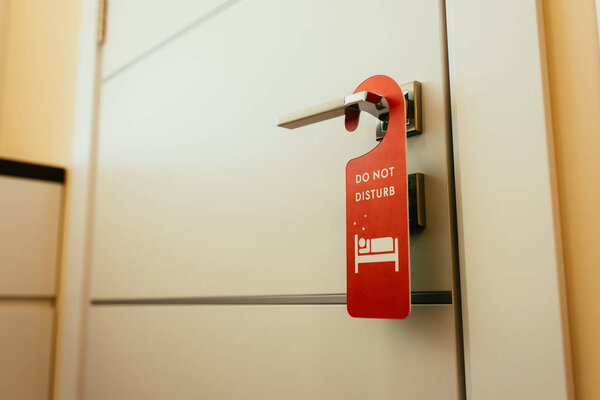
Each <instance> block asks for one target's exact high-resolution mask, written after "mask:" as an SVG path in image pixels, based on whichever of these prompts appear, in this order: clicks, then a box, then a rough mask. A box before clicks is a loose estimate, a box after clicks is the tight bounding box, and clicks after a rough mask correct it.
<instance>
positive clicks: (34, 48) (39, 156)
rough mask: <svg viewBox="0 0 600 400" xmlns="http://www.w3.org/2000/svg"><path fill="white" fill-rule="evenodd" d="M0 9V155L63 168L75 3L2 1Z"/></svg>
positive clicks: (68, 123) (69, 115) (74, 54)
mask: <svg viewBox="0 0 600 400" xmlns="http://www.w3.org/2000/svg"><path fill="white" fill-rule="evenodd" d="M0 7H1V8H0V9H1V11H0V15H1V16H2V21H1V22H0V27H1V30H2V38H1V42H0V51H1V52H0V60H1V67H0V156H2V157H8V158H14V159H19V160H25V161H35V162H39V163H45V164H56V165H61V166H67V165H69V160H70V153H71V136H72V125H73V105H74V95H75V73H76V71H75V69H76V65H77V45H78V23H79V0H60V1H44V0H4V1H2V3H1V5H0Z"/></svg>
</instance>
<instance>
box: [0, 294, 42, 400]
mask: <svg viewBox="0 0 600 400" xmlns="http://www.w3.org/2000/svg"><path fill="white" fill-rule="evenodd" d="M53 320H54V309H53V307H52V306H51V305H46V304H36V303H33V302H31V303H19V302H6V301H5V302H2V303H0V399H7V400H8V399H10V400H47V399H48V398H49V397H50V377H51V354H52V339H53V327H52V325H53Z"/></svg>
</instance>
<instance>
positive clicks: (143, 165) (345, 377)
mask: <svg viewBox="0 0 600 400" xmlns="http://www.w3.org/2000/svg"><path fill="white" fill-rule="evenodd" d="M108 11H109V13H108V19H107V35H106V43H105V45H104V47H103V49H102V82H101V86H100V105H99V107H100V110H99V113H100V117H99V129H98V140H97V146H96V147H95V148H94V150H93V151H94V153H95V157H94V159H95V165H94V168H95V175H94V179H93V187H94V190H93V192H92V193H93V198H92V202H91V204H92V221H91V231H90V232H91V234H90V240H91V243H90V244H91V246H90V251H91V254H90V260H91V304H90V305H89V309H88V313H89V320H88V326H87V338H86V341H87V343H86V356H85V360H86V365H85V369H84V370H85V379H84V383H85V385H84V393H85V398H86V399H90V400H91V399H111V400H117V399H141V398H143V399H164V398H178V399H197V398H212V399H234V398H255V399H258V398H269V399H275V398H290V399H307V398H340V399H341V398H344V399H369V398H372V399H374V398H381V399H391V398H407V399H408V398H411V399H416V398H418V399H436V400H439V399H459V398H462V396H463V386H464V371H463V367H462V365H463V354H462V350H461V349H462V338H461V334H460V322H459V316H460V314H459V303H458V302H459V298H458V294H457V293H456V291H455V290H454V288H455V285H456V279H457V276H456V270H457V267H456V256H455V253H456V246H455V238H454V231H455V227H454V210H453V208H452V204H453V203H454V201H453V199H452V193H453V189H452V177H451V176H450V174H451V172H450V171H451V168H450V167H449V166H450V165H451V156H450V154H451V149H450V143H451V140H450V128H449V103H448V98H449V96H448V76H447V57H446V39H445V38H446V31H445V24H444V21H445V15H444V2H443V1H441V0H439V1H423V2H414V1H409V0H402V1H398V0H377V1H369V2H365V1H358V0H356V1H341V0H340V1H326V2H323V1H313V0H310V1H302V2H283V1H276V0H242V1H235V0H233V1H231V0H230V1H226V2H222V1H203V2H197V1H185V0H178V1H171V2H168V3H167V2H146V1H141V0H137V1H131V0H112V1H110V4H109V8H108ZM376 74H385V75H389V76H390V77H392V78H393V79H395V80H396V81H397V82H398V83H400V84H402V83H404V82H409V81H413V80H417V81H420V82H421V83H422V90H423V117H424V123H423V133H422V134H421V135H419V136H415V137H411V138H409V139H408V171H409V173H413V172H419V173H423V174H424V175H425V192H426V211H427V227H426V228H425V229H424V230H423V231H422V232H413V234H412V235H411V249H410V250H411V263H412V276H411V281H412V287H413V291H414V292H415V296H414V297H415V300H416V301H417V300H418V301H421V302H424V303H427V304H428V305H422V306H415V307H414V308H413V311H412V313H411V315H410V316H409V318H408V319H406V320H402V321H392V320H369V319H353V318H351V317H350V316H349V315H348V314H347V312H346V309H345V306H344V294H345V291H346V287H345V275H346V273H345V271H346V266H345V210H344V207H345V194H344V193H345V192H344V191H345V175H344V174H345V172H344V170H345V164H346V162H347V161H348V160H350V159H351V158H354V157H357V156H359V155H362V154H364V153H366V152H368V151H369V150H370V149H372V148H373V147H374V146H376V145H377V142H376V141H375V125H376V124H375V120H374V119H372V118H370V117H365V118H363V119H362V121H361V124H360V126H359V128H358V130H357V131H356V132H355V133H353V134H347V133H346V132H345V130H344V127H343V121H342V120H340V119H334V120H330V121H327V122H323V123H321V124H318V125H313V126H310V127H306V128H304V129H303V130H302V131H299V132H294V133H293V134H290V133H289V132H287V131H284V130H283V129H281V128H277V127H276V126H275V119H276V117H277V116H278V115H281V114H286V113H289V112H293V111H296V110H299V109H302V108H305V107H308V106H312V105H315V104H318V103H321V102H324V101H327V100H331V99H335V98H339V97H343V96H345V95H347V94H350V93H352V92H353V91H354V89H355V88H356V86H357V85H358V84H359V83H361V82H362V81H363V80H364V79H366V78H368V77H370V76H372V75H376ZM430 292H433V295H431V296H430V295H429V294H430ZM439 298H445V299H449V300H448V301H441V302H440V301H439V300H436V299H439ZM419 299H420V300H419ZM440 303H451V304H440Z"/></svg>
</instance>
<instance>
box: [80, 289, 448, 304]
mask: <svg viewBox="0 0 600 400" xmlns="http://www.w3.org/2000/svg"><path fill="white" fill-rule="evenodd" d="M411 301H412V304H413V305H438V304H439V305H443V304H452V292H450V291H438V292H412V294H411ZM91 304H92V305H94V306H118V305H202V304H205V305H216V304H223V305H286V304H289V305H331V304H346V295H345V294H304V295H272V296H219V297H179V298H178V297H171V298H152V299H95V300H92V301H91Z"/></svg>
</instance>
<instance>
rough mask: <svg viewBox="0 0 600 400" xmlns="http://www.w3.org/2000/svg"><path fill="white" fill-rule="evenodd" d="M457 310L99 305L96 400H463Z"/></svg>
mask: <svg viewBox="0 0 600 400" xmlns="http://www.w3.org/2000/svg"><path fill="white" fill-rule="evenodd" d="M452 321H453V311H452V308H451V307H448V306H446V307H417V308H415V310H414V312H413V313H412V314H411V316H410V317H409V318H408V319H407V320H404V321H390V320H360V319H351V318H348V316H347V314H346V310H345V307H343V306H121V307H113V306H97V307H94V308H93V309H92V311H91V315H90V337H89V342H88V345H87V349H88V350H87V357H86V359H87V366H86V368H85V374H86V378H85V382H86V386H85V396H84V398H85V399H87V400H92V399H93V400H103V399H107V400H108V399H110V400H120V399H127V400H129V399H145V400H153V399H157V400H158V399H168V398H177V399H181V400H185V399H242V398H248V399H360V400H363V399H391V398H402V399H420V400H443V399H455V398H457V396H458V394H457V383H456V376H457V375H456V363H455V355H456V354H455V349H454V326H453V322H452Z"/></svg>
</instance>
